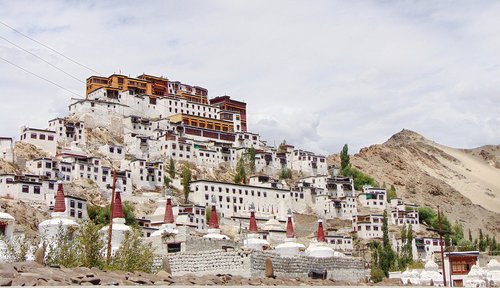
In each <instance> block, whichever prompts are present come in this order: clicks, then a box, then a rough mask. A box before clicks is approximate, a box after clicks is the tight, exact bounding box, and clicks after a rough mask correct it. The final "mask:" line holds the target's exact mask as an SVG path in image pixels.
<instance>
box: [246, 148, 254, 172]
mask: <svg viewBox="0 0 500 288" xmlns="http://www.w3.org/2000/svg"><path fill="white" fill-rule="evenodd" d="M246 154H247V160H248V166H249V167H250V172H251V173H255V155H256V154H257V151H256V150H255V148H253V147H250V148H248V149H247V152H246Z"/></svg>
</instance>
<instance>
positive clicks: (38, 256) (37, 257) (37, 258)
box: [35, 245, 45, 265]
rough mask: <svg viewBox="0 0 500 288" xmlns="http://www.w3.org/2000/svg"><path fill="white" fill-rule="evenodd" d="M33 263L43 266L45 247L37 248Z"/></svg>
mask: <svg viewBox="0 0 500 288" xmlns="http://www.w3.org/2000/svg"><path fill="white" fill-rule="evenodd" d="M35 262H36V263H38V264H40V265H45V245H42V246H41V247H38V249H36V252H35Z"/></svg>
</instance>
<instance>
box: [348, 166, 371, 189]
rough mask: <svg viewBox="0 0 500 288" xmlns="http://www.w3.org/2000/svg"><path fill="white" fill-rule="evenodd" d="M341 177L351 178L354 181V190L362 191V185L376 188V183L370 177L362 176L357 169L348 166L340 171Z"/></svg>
mask: <svg viewBox="0 0 500 288" xmlns="http://www.w3.org/2000/svg"><path fill="white" fill-rule="evenodd" d="M342 175H344V176H346V177H352V178H353V181H354V189H356V190H362V189H363V185H370V186H372V187H378V186H379V185H378V182H377V181H375V179H373V178H372V177H370V176H368V175H366V174H364V173H363V172H361V171H359V170H358V169H356V168H354V167H351V165H349V166H348V167H347V168H345V169H344V170H343V171H342Z"/></svg>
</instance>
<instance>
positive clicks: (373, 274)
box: [370, 267, 385, 283]
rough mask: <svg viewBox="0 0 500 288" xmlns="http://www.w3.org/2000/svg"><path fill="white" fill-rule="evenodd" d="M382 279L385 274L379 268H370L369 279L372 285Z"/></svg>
mask: <svg viewBox="0 0 500 288" xmlns="http://www.w3.org/2000/svg"><path fill="white" fill-rule="evenodd" d="M384 277H385V273H384V271H383V270H382V269H380V268H379V267H372V269H371V270H370V279H371V280H372V281H373V282H374V283H378V282H380V281H382V280H384Z"/></svg>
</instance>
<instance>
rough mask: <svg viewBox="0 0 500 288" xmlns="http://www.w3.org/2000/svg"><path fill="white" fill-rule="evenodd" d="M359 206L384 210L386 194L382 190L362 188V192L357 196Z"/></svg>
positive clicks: (368, 187)
mask: <svg viewBox="0 0 500 288" xmlns="http://www.w3.org/2000/svg"><path fill="white" fill-rule="evenodd" d="M358 199H359V202H360V204H361V206H363V207H368V208H372V209H374V208H375V209H380V210H384V209H385V207H386V201H387V192H386V190H385V189H382V188H373V187H371V186H366V185H365V186H363V192H362V193H360V194H359V196H358Z"/></svg>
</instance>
